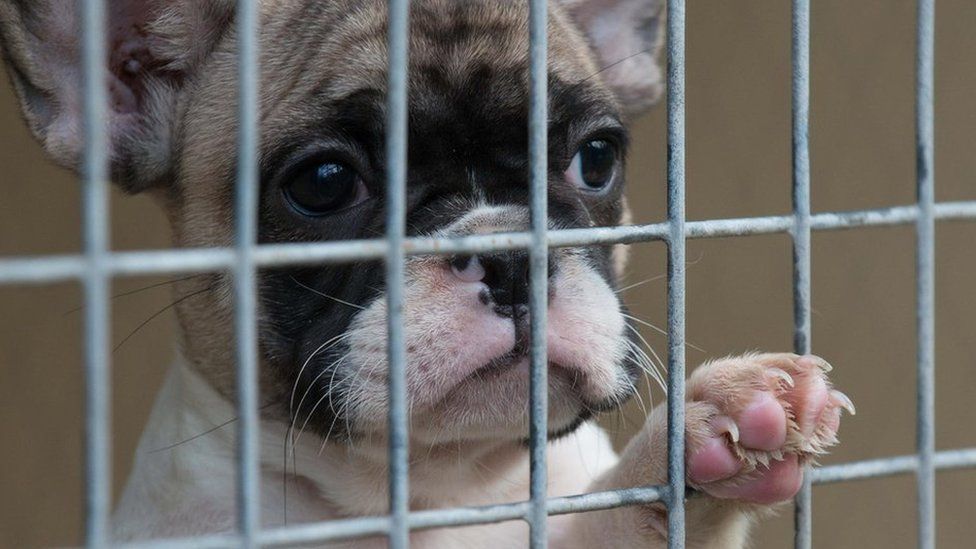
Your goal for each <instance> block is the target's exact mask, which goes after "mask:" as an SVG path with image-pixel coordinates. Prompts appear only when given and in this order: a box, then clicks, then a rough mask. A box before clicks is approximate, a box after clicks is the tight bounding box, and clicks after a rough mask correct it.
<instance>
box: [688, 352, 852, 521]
mask: <svg viewBox="0 0 976 549" xmlns="http://www.w3.org/2000/svg"><path fill="white" fill-rule="evenodd" d="M830 370H831V366H830V364H828V363H827V362H826V361H825V360H823V359H821V358H819V357H816V356H812V355H807V356H798V355H794V354H785V353H784V354H750V355H745V356H741V357H733V358H725V359H721V360H717V361H714V362H710V363H707V364H704V365H702V366H701V367H699V368H698V369H697V370H695V372H694V373H693V374H692V376H691V378H690V379H689V380H688V389H687V398H688V403H687V407H686V464H687V465H686V468H687V475H688V480H689V484H690V485H691V486H693V487H694V488H696V489H698V490H700V491H703V492H705V493H707V494H710V495H712V496H714V497H718V498H724V499H735V500H741V501H745V502H750V503H758V504H771V503H776V502H780V501H785V500H788V499H790V498H792V497H793V496H794V495H796V493H797V491H798V490H799V488H800V485H801V483H802V480H803V467H802V466H803V465H804V464H805V463H806V462H808V461H811V460H813V459H815V458H816V457H817V456H818V455H820V454H823V453H824V452H825V451H826V449H827V448H829V447H830V446H832V445H834V444H836V443H837V429H838V427H839V426H840V416H841V410H847V411H848V412H850V413H851V414H854V404H853V403H852V402H851V400H850V399H849V398H848V397H847V396H846V395H845V394H844V393H841V392H840V391H837V390H835V389H833V388H832V386H831V383H830V380H829V379H828V378H827V373H828V372H829V371H830Z"/></svg>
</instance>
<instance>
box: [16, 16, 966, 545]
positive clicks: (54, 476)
mask: <svg viewBox="0 0 976 549" xmlns="http://www.w3.org/2000/svg"><path fill="white" fill-rule="evenodd" d="M789 4H790V3H789V2H785V1H784V2H773V1H770V0H737V1H735V2H719V1H714V0H713V1H705V0H700V1H692V2H689V5H688V30H687V39H688V48H687V58H688V75H687V90H688V95H687V109H688V110H687V134H688V151H687V182H688V206H687V208H688V218H689V219H706V218H719V217H738V216H755V215H769V214H780V213H785V212H788V211H789V209H790V174H791V169H790V103H789V97H790V80H789V75H790V69H789V67H790V65H789V62H790V61H789V55H790V47H789V36H790V34H789V32H790V30H789V29H790V13H789V9H790V8H789ZM813 4H814V7H813V19H812V29H813V32H812V34H813V43H812V65H813V68H812V82H813V84H812V106H811V111H812V124H811V139H812V141H811V143H812V164H813V172H812V178H813V179H812V181H813V209H814V211H832V210H848V209H861V208H874V207H882V206H890V205H898V204H907V203H910V202H911V201H912V200H913V199H914V141H913V140H914V137H913V120H914V115H913V83H914V32H915V23H914V20H915V7H914V2H912V1H909V0H862V1H858V2H850V1H845V0H818V1H817V2H813ZM974 24H976V2H972V1H971V0H940V1H939V3H938V9H937V44H936V52H937V60H936V73H937V75H936V76H937V83H936V90H937V91H936V98H937V99H936V100H937V104H936V170H935V174H936V181H937V187H938V192H937V197H938V199H939V200H974V199H976V177H974V174H976V154H974V150H973V143H974V142H976V93H974V90H976V55H974V54H976V33H973V32H972V29H973V27H974ZM635 136H636V139H635V143H634V147H633V150H632V153H631V159H632V165H631V172H632V173H631V179H630V186H631V187H630V195H631V199H632V204H633V205H634V207H635V209H636V210H637V214H638V221H645V222H646V221H654V220H659V219H661V218H662V217H663V211H664V198H665V185H664V153H665V147H664V110H663V107H662V108H659V109H657V110H655V111H654V112H653V113H651V114H650V115H648V116H646V117H645V118H643V119H642V120H640V121H639V122H638V123H637V125H636V127H635ZM0 174H2V175H0V177H2V179H3V184H2V186H3V189H2V190H3V198H2V199H0V254H3V255H11V254H40V253H53V252H68V251H76V250H78V248H79V236H78V235H79V229H78V227H79V214H78V210H79V205H78V203H79V200H78V186H77V184H76V183H75V182H74V180H73V179H72V178H71V177H70V176H69V175H68V174H66V173H64V172H63V171H60V170H58V169H55V168H53V167H52V166H51V165H50V164H49V163H47V162H46V161H45V159H44V158H43V157H42V155H41V153H40V150H39V148H38V147H37V146H36V145H35V144H34V143H33V142H32V141H31V140H30V139H29V137H28V135H27V133H26V131H25V129H24V127H23V126H22V124H21V122H20V120H19V118H18V115H17V113H16V111H15V106H14V101H13V98H12V95H11V93H10V90H9V88H8V86H7V84H6V83H4V84H3V85H2V86H0ZM112 227H113V246H114V247H115V248H116V249H132V248H144V247H164V246H166V245H167V244H168V235H167V230H166V226H165V222H164V219H163V217H162V215H161V214H160V213H159V211H158V210H157V209H156V208H155V206H154V205H153V204H152V203H151V202H150V201H149V200H147V199H146V198H143V197H135V198H124V199H123V197H121V196H120V195H115V196H113V218H112ZM974 241H976V223H951V224H950V223H941V224H940V225H939V226H938V250H937V260H938V266H937V310H938V313H937V315H938V316H937V319H936V322H937V345H938V347H937V361H938V362H937V368H938V371H937V384H938V389H937V390H938V402H937V418H938V436H937V443H938V446H939V447H940V448H953V447H962V446H976V409H974V407H973V405H972V402H973V393H974V390H976V358H974V353H973V352H972V348H973V344H974V342H976V337H974V336H976V318H974V314H973V311H976V292H974V289H973V287H974V284H976V250H974V245H973V242H974ZM813 245H814V249H813V254H814V262H813V305H814V316H813V346H814V349H815V350H816V352H817V353H818V354H821V355H824V356H826V357H828V358H829V360H831V361H832V362H833V363H834V365H835V366H836V369H835V371H834V379H835V381H836V382H837V384H838V385H839V386H840V387H842V388H843V389H844V390H845V391H846V392H847V393H848V394H850V395H851V396H852V397H853V398H854V400H855V402H856V403H857V408H858V412H859V413H858V415H857V416H856V417H854V418H847V419H846V420H845V422H844V425H843V428H842V439H843V444H842V445H841V446H840V447H838V449H837V450H836V451H835V452H834V453H833V455H831V456H829V457H828V458H827V459H825V460H824V461H825V462H826V463H840V462H844V461H848V460H855V459H866V458H872V457H880V456H886V455H893V454H905V453H909V452H911V451H912V450H913V447H914V419H915V412H914V410H915V406H914V391H915V389H914V384H915V377H914V357H915V336H914V330H915V323H914V271H913V266H914V236H913V229H912V227H910V226H905V227H897V228H884V229H881V228H878V229H861V230H854V231H845V232H831V233H818V234H815V236H814V240H813ZM663 252H664V250H663V246H662V245H661V244H653V243H652V244H644V245H639V246H636V247H635V253H634V257H635V261H634V264H633V266H632V269H631V275H630V279H629V281H630V282H639V281H642V280H644V279H648V278H654V277H661V276H662V275H663V274H664V272H665V261H664V257H665V256H664V253H663ZM688 257H689V266H688V339H689V340H690V341H691V342H692V343H694V344H695V345H696V346H697V347H699V348H701V349H703V350H704V352H701V351H698V350H695V349H689V351H688V360H689V362H690V363H696V362H700V361H702V360H704V359H706V358H707V357H712V356H721V355H725V354H727V353H734V352H741V351H745V350H750V349H769V350H787V349H789V348H790V346H791V344H792V343H791V342H792V339H791V337H792V336H791V334H792V326H791V322H792V313H791V299H792V298H791V286H790V284H791V263H790V258H791V255H790V242H789V239H788V237H787V236H786V235H776V236H761V237H745V238H739V239H722V240H709V241H693V242H691V243H689V246H688ZM160 280H162V279H137V280H119V281H117V283H116V285H115V288H114V290H115V291H117V292H121V291H125V290H130V289H134V288H140V287H143V286H146V285H148V284H152V283H154V282H159V281H160ZM664 295H665V281H664V280H663V278H656V279H655V280H653V281H651V282H649V283H647V284H643V285H641V286H640V287H638V288H635V289H634V290H631V291H629V292H627V295H626V301H627V303H628V304H629V305H630V306H631V307H632V308H633V311H634V312H635V313H636V314H637V315H638V316H640V317H641V318H643V319H645V320H647V321H649V322H653V323H655V324H658V325H664V324H665V320H666V310H665V307H664ZM169 299H170V298H169V293H168V290H167V289H166V288H165V287H162V288H156V289H150V290H147V291H144V292H140V293H138V294H135V295H133V296H130V297H125V298H120V299H117V300H115V302H114V316H113V340H114V341H116V342H118V341H121V340H122V339H123V338H124V337H125V336H126V335H127V334H129V333H130V332H131V331H132V330H133V329H135V328H136V327H137V326H139V325H140V323H142V322H143V321H145V320H146V319H148V318H150V317H152V315H154V314H155V313H157V311H160V310H161V309H164V308H165V307H166V306H167V305H168V304H169V303H170V300H169ZM79 303H80V294H79V292H78V288H77V287H76V286H75V285H73V284H63V285H56V286H43V287H18V288H3V287H0V311H2V314H0V441H2V442H0V448H2V453H0V494H2V495H0V547H5V548H6V547H10V548H20V547H37V546H50V545H64V544H73V543H77V542H78V541H79V539H80V538H79V536H80V529H81V521H82V516H81V510H80V500H81V489H82V484H81V460H80V457H81V448H82V446H81V443H82V438H81V437H82V435H81V414H82V410H83V408H82V370H81V362H80V355H81V341H80V333H81V326H80V316H79V315H78V313H77V312H72V311H73V309H75V307H77V306H78V305H79ZM645 335H646V337H647V338H648V339H649V341H650V342H651V344H652V345H653V346H654V347H656V349H657V350H658V351H659V352H660V351H662V350H664V349H665V348H666V341H665V339H664V338H663V337H661V336H660V335H658V334H656V333H654V332H651V331H648V332H647V333H646V334H645ZM173 340H174V321H173V318H172V314H171V312H169V311H164V312H163V313H162V314H160V316H158V317H157V318H155V319H153V320H151V321H150V322H149V323H148V324H146V325H145V327H143V328H142V329H141V330H139V331H138V332H137V333H136V334H135V335H134V336H133V337H132V338H131V340H129V341H128V342H127V343H126V344H125V345H124V346H122V347H121V348H120V349H119V350H118V351H117V352H116V353H115V355H114V361H115V362H114V371H113V377H114V381H115V385H114V390H113V398H114V409H113V410H114V421H115V424H114V429H115V435H116V438H115V454H114V455H115V483H116V488H119V487H120V486H121V483H122V481H123V480H124V479H125V476H126V474H127V471H128V468H129V466H130V463H131V454H132V452H133V449H134V445H135V442H136V439H137V437H138V434H139V432H140V429H141V427H142V424H143V422H144V421H145V419H146V416H147V414H148V411H149V407H150V405H151V403H152V401H153V398H154V393H155V391H156V388H157V386H158V384H159V382H160V380H161V378H162V376H163V373H164V371H165V369H166V367H167V364H168V361H169V360H170V358H171V356H172V349H173V347H174V342H173ZM693 365H694V364H689V367H691V366H693ZM659 399H660V395H657V396H656V398H655V400H656V401H659ZM639 414H640V412H639V411H637V410H636V407H631V408H630V409H628V410H627V412H626V413H625V414H621V415H617V416H614V417H608V418H607V421H606V423H607V425H609V426H610V427H611V428H612V429H614V430H615V431H618V432H620V433H621V436H625V435H626V433H628V432H629V431H630V430H631V429H633V427H634V426H635V425H637V424H638V423H639V421H640V418H639V417H638V416H639ZM814 502H815V511H814V515H815V523H814V524H815V526H814V528H815V531H814V539H815V544H816V546H817V547H830V548H907V547H913V546H914V543H915V526H914V517H915V515H914V481H913V479H912V478H911V477H908V476H905V477H897V478H889V479H884V480H872V481H863V482H856V483H848V484H842V485H832V486H827V487H819V488H816V489H815V492H814ZM974 509H976V471H963V472H950V473H942V474H940V475H939V483H938V512H939V514H938V536H939V545H940V547H946V548H956V547H960V548H961V547H972V546H974V544H976V520H973V518H974ZM791 528H792V513H791V510H790V509H789V508H786V509H784V511H783V512H782V513H780V515H779V516H778V517H777V518H775V519H772V520H769V521H767V522H765V523H763V525H762V526H761V527H760V528H758V529H757V532H756V546H757V547H767V548H773V547H787V546H790V543H791V539H792V537H791Z"/></svg>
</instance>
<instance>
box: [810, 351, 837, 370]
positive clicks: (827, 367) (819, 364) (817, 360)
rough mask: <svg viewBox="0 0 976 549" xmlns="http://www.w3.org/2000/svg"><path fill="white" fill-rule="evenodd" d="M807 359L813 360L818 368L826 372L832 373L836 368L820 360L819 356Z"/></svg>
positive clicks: (811, 356)
mask: <svg viewBox="0 0 976 549" xmlns="http://www.w3.org/2000/svg"><path fill="white" fill-rule="evenodd" d="M807 358H809V359H810V360H812V361H813V363H814V364H816V365H817V368H820V369H821V370H823V371H824V372H830V371H832V370H833V369H834V367H833V366H831V365H830V363H829V362H827V361H826V360H824V359H822V358H820V357H819V356H816V355H807Z"/></svg>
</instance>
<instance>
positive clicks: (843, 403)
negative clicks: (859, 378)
mask: <svg viewBox="0 0 976 549" xmlns="http://www.w3.org/2000/svg"><path fill="white" fill-rule="evenodd" d="M830 402H831V403H833V404H834V405H836V406H840V407H841V408H843V409H845V410H847V411H848V413H850V414H851V415H852V416H853V415H856V414H857V410H855V409H854V402H853V401H851V399H850V397H848V396H847V395H845V394H844V393H842V392H840V391H838V390H836V389H833V390H831V391H830Z"/></svg>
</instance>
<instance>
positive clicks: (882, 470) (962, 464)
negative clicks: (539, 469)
mask: <svg viewBox="0 0 976 549" xmlns="http://www.w3.org/2000/svg"><path fill="white" fill-rule="evenodd" d="M917 468H918V456H915V455H909V456H897V457H888V458H879V459H869V460H865V461H852V462H849V463H841V464H838V465H829V466H826V467H819V468H816V469H813V470H811V475H812V479H811V480H812V482H813V484H814V485H821V484H834V483H838V482H849V481H855V480H868V479H873V478H880V477H889V476H894V475H903V474H909V473H913V472H915V470H916V469H917ZM935 468H936V469H937V470H939V471H948V470H954V469H976V448H959V449H955V450H943V451H941V452H937V453H936V454H935ZM666 498H667V486H642V487H637V488H627V489H623V490H608V491H605V492H594V493H591V494H582V495H578V496H568V497H560V498H551V499H549V500H548V501H547V505H546V509H547V513H548V514H549V515H564V514H570V513H582V512H586V511H600V510H604V509H613V508H617V507H625V506H629V505H636V504H640V503H653V502H658V501H664V500H665V499H666ZM528 509H529V502H526V501H521V502H516V503H506V504H501V505H489V506H483V507H456V508H452V509H429V510H425V511H415V512H412V513H410V516H409V518H408V523H409V525H410V529H411V530H424V529H431V528H444V527H449V526H471V525H475V524H489V523H496V522H504V521H509V520H521V519H524V518H525V515H526V512H527V511H528ZM389 523H390V519H389V517H386V516H382V517H357V518H350V519H341V520H335V521H328V522H318V523H314V524H306V525H298V526H285V527H279V528H271V529H267V530H264V531H262V532H260V533H259V535H258V539H259V541H260V544H261V545H271V546H274V545H289V544H304V543H314V542H320V541H327V540H337V539H348V538H357V537H366V536H379V535H384V534H385V533H386V532H387V529H388V528H389ZM238 543H239V539H238V537H237V536H234V535H224V534H214V535H208V536H202V537H193V538H171V539H163V540H153V541H146V542H136V543H129V544H125V545H122V546H120V547H124V548H127V549H169V548H177V547H187V546H192V547H199V548H201V549H209V548H223V547H236V546H237V545H238Z"/></svg>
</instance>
